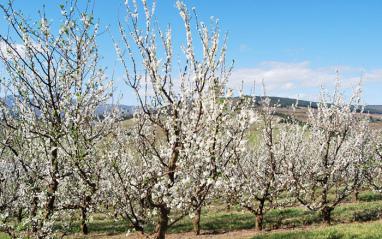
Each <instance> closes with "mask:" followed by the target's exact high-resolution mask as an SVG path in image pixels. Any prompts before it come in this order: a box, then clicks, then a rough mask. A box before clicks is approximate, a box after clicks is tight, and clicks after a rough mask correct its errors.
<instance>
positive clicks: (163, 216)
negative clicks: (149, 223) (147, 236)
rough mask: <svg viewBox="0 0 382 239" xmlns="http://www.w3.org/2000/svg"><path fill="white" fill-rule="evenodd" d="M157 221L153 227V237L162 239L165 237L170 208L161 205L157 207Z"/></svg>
mask: <svg viewBox="0 0 382 239" xmlns="http://www.w3.org/2000/svg"><path fill="white" fill-rule="evenodd" d="M159 209H160V210H159V215H158V222H157V226H156V228H155V234H154V239H164V238H165V237H166V231H167V226H168V215H169V214H170V209H168V208H167V207H166V206H161V207H160V208H159Z"/></svg>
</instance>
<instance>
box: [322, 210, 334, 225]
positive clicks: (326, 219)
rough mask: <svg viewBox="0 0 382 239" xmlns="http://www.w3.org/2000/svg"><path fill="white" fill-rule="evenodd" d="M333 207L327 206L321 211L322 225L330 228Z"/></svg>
mask: <svg viewBox="0 0 382 239" xmlns="http://www.w3.org/2000/svg"><path fill="white" fill-rule="evenodd" d="M333 209H334V208H333V207H329V206H325V207H323V208H322V209H321V213H322V223H323V224H324V225H325V226H329V225H330V221H331V213H332V211H333Z"/></svg>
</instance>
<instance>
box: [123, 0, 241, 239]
mask: <svg viewBox="0 0 382 239" xmlns="http://www.w3.org/2000/svg"><path fill="white" fill-rule="evenodd" d="M133 3H134V4H133V5H134V8H133V9H131V8H130V5H129V2H127V1H126V9H127V14H126V15H127V17H126V22H125V23H124V24H125V25H124V24H123V23H120V30H121V33H122V38H123V42H124V44H125V49H126V51H125V50H123V48H121V47H120V45H119V44H116V48H117V52H118V54H119V58H120V59H121V61H122V64H123V65H124V66H125V69H126V83H127V84H128V85H129V86H130V87H131V88H132V89H133V90H134V91H135V93H136V95H137V99H138V104H139V107H138V110H137V112H136V113H135V116H134V129H133V130H132V132H131V136H132V141H133V142H134V145H135V147H134V149H133V152H134V153H133V154H131V153H130V154H129V155H134V156H135V159H129V160H135V164H137V165H139V170H137V171H136V172H139V175H138V177H137V179H136V180H135V182H136V183H134V184H138V185H140V186H141V187H143V188H140V189H139V190H138V191H140V193H141V195H142V198H143V199H144V201H145V202H144V203H145V204H146V205H148V206H149V207H150V208H152V213H157V214H158V220H157V226H156V229H155V236H154V238H164V237H165V233H166V230H167V228H168V227H169V226H171V225H172V224H173V223H176V222H177V221H178V219H179V218H172V217H171V211H172V210H173V209H178V210H181V211H182V212H183V213H182V215H181V216H180V217H183V216H184V215H187V214H191V215H195V217H194V224H195V233H196V234H199V231H200V227H199V220H200V211H201V210H200V208H201V207H202V205H203V204H204V202H205V200H206V198H207V197H208V195H209V192H210V191H211V189H212V187H213V185H214V184H215V182H216V181H218V180H220V174H221V170H223V166H224V165H225V164H226V163H225V161H226V160H230V157H231V155H232V152H231V151H230V150H231V149H232V148H235V147H231V146H232V144H236V145H240V146H241V145H242V144H241V142H242V139H243V130H244V129H245V127H246V124H245V123H243V122H245V120H240V119H245V118H247V117H248V115H247V112H246V111H245V104H246V100H245V99H244V98H242V99H241V100H238V101H233V98H232V94H233V92H232V90H229V89H227V87H226V83H227V80H228V77H229V75H230V73H231V69H232V68H229V69H227V68H226V63H225V54H226V53H225V51H226V45H225V41H224V42H223V44H222V45H220V44H219V41H220V32H219V28H218V25H217V23H218V21H217V20H216V21H214V20H213V19H212V20H211V27H210V28H209V27H207V26H206V24H205V23H203V22H198V18H197V15H196V14H194V18H195V20H196V22H195V24H193V23H192V22H191V16H190V13H189V10H188V9H187V8H186V6H185V4H184V3H181V2H179V1H178V2H177V3H176V7H177V8H178V9H179V11H180V15H181V18H182V19H183V21H184V24H185V29H186V45H185V46H182V47H181V49H182V51H183V53H184V59H183V58H181V59H179V61H178V64H179V69H178V70H179V74H178V75H177V76H176V77H174V76H173V74H174V72H173V67H172V64H173V46H172V41H171V28H170V27H168V28H167V30H166V32H162V30H161V29H160V27H159V24H158V23H157V22H156V21H155V20H154V19H155V18H154V15H153V14H154V9H155V3H154V4H153V7H152V8H151V9H150V8H149V7H148V5H147V3H146V1H142V3H143V8H144V12H145V21H146V22H145V29H144V30H141V29H140V28H139V25H140V23H139V21H138V15H139V13H138V12H139V10H138V7H137V3H136V1H133ZM126 26H129V28H128V29H129V31H128V32H127V33H126V32H125V30H124V29H126ZM192 27H195V28H196V34H198V38H199V40H200V44H201V49H202V52H201V53H200V54H197V51H196V49H195V48H194V40H193V31H192ZM128 35H130V36H128ZM129 37H131V38H132V42H133V46H134V47H133V46H132V45H131V44H130V40H129V39H130V38H129ZM157 37H158V38H159V39H157ZM158 44H160V45H161V48H162V49H160V50H158ZM134 49H135V50H137V51H138V52H139V55H138V56H134V55H133V54H134V52H135V50H134ZM124 52H127V53H128V55H127V56H126V55H124ZM199 55H200V59H198V56H199ZM126 57H130V61H128V58H126ZM183 60H184V61H185V62H183ZM138 62H141V64H142V67H140V65H139V63H138ZM183 63H184V65H183ZM129 65H132V67H129ZM241 104H242V105H243V108H241V106H240V107H239V105H241ZM239 109H242V110H239ZM133 158H134V157H133ZM118 168H119V167H118ZM134 187H135V188H136V189H138V188H137V187H136V186H134ZM131 198H134V197H131ZM135 198H136V197H135ZM129 210H130V209H129ZM134 221H136V220H135V219H134Z"/></svg>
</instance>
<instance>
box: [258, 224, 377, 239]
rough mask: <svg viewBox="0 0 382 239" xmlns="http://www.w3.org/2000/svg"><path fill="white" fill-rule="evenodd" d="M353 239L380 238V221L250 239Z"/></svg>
mask: <svg viewBox="0 0 382 239" xmlns="http://www.w3.org/2000/svg"><path fill="white" fill-rule="evenodd" d="M281 238H283V239H302V238H311V239H337V238H343V239H354V238H359V239H362V238H365V239H366V238H368V239H373V238H375V239H377V238H382V223H381V222H380V221H378V222H374V223H367V224H366V223H364V224H359V223H353V224H350V225H349V224H341V225H335V226H331V227H326V228H325V227H319V228H313V229H308V230H305V231H296V232H283V233H272V234H263V235H260V236H255V237H252V239H281Z"/></svg>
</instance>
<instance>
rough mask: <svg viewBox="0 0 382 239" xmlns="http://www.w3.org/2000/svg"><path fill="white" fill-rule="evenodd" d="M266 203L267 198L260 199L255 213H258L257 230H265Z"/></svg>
mask: <svg viewBox="0 0 382 239" xmlns="http://www.w3.org/2000/svg"><path fill="white" fill-rule="evenodd" d="M264 203H265V199H261V200H259V208H258V209H257V211H256V213H255V215H256V224H255V230H256V231H261V230H263V219H264Z"/></svg>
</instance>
